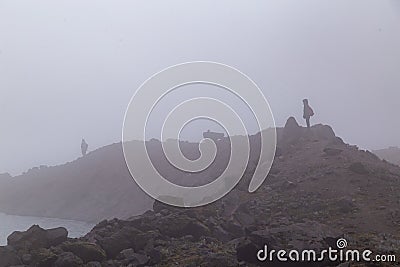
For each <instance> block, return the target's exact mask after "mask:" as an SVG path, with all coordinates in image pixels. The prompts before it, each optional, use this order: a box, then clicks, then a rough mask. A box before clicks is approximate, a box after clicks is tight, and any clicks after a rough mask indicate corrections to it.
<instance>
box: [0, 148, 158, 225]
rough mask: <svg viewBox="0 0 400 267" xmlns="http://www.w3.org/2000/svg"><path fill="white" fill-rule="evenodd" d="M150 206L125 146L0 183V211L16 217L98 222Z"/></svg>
mask: <svg viewBox="0 0 400 267" xmlns="http://www.w3.org/2000/svg"><path fill="white" fill-rule="evenodd" d="M152 203H153V200H152V199H150V198H149V197H147V195H146V194H144V193H143V192H142V191H141V190H140V189H139V188H138V186H137V185H136V184H135V183H134V181H133V179H132V178H131V176H130V174H129V172H128V169H127V167H126V165H125V161H124V157H123V154H122V147H121V144H113V145H109V146H107V147H104V148H101V149H98V150H96V151H93V152H92V153H89V154H88V155H87V156H85V157H82V158H79V159H77V160H75V161H73V162H70V163H67V164H64V165H61V166H55V167H44V166H42V167H40V168H33V169H31V170H29V171H28V172H27V173H25V174H23V175H20V176H17V177H13V178H11V177H3V178H1V179H0V211H1V212H4V213H7V214H13V215H30V216H41V217H51V218H61V219H74V220H82V221H88V222H98V221H100V220H102V219H111V218H115V217H117V218H127V217H129V216H132V214H141V213H143V212H144V211H146V210H148V209H151V207H152Z"/></svg>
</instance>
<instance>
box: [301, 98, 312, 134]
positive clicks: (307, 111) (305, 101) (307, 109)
mask: <svg viewBox="0 0 400 267" xmlns="http://www.w3.org/2000/svg"><path fill="white" fill-rule="evenodd" d="M303 104H304V109H303V118H304V119H305V120H306V123H307V128H310V127H311V125H310V118H311V117H312V116H314V111H313V109H312V108H311V107H310V105H309V104H308V99H303Z"/></svg>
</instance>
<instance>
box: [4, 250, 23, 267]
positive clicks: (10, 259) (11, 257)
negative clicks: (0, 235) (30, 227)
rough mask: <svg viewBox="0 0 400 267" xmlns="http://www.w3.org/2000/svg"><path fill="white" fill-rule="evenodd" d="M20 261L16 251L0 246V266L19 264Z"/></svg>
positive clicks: (6, 266)
mask: <svg viewBox="0 0 400 267" xmlns="http://www.w3.org/2000/svg"><path fill="white" fill-rule="evenodd" d="M21 264H22V262H21V260H20V258H19V257H18V255H17V253H16V252H15V251H14V250H12V249H10V248H7V247H0V267H8V266H13V265H21Z"/></svg>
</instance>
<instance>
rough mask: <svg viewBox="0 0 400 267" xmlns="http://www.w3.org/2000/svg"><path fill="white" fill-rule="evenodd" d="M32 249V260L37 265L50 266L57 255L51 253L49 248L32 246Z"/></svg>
mask: <svg viewBox="0 0 400 267" xmlns="http://www.w3.org/2000/svg"><path fill="white" fill-rule="evenodd" d="M34 249H35V250H32V262H34V263H35V264H34V266H37V267H51V266H53V264H54V262H55V261H56V260H57V255H56V254H55V253H53V252H52V251H51V250H49V249H45V248H39V249H37V248H34Z"/></svg>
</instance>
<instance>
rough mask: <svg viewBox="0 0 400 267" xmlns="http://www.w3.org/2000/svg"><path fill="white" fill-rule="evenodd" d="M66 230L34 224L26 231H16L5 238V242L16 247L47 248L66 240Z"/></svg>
mask: <svg viewBox="0 0 400 267" xmlns="http://www.w3.org/2000/svg"><path fill="white" fill-rule="evenodd" d="M67 236H68V231H67V230H66V229H65V228H62V227H60V228H55V229H49V230H45V229H42V228H40V227H39V226H38V225H34V226H32V227H31V228H29V229H28V230H27V231H26V232H19V231H16V232H14V233H12V234H11V235H10V236H9V237H8V238H7V243H8V245H9V246H12V247H14V248H16V249H29V248H49V247H50V246H57V245H58V244H60V243H62V242H64V241H66V240H67Z"/></svg>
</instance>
